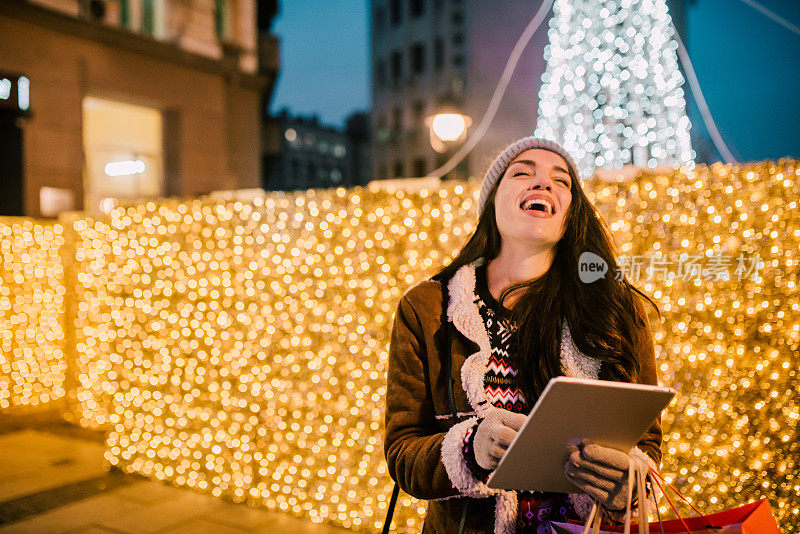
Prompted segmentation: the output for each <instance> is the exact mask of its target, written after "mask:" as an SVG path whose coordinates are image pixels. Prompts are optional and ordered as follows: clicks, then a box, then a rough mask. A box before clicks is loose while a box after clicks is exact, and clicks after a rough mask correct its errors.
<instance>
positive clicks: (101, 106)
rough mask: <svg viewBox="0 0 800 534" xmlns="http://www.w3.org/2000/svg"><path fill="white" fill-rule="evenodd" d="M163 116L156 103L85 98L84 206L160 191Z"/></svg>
mask: <svg viewBox="0 0 800 534" xmlns="http://www.w3.org/2000/svg"><path fill="white" fill-rule="evenodd" d="M163 145H164V144H163V118H162V115H161V112H160V111H159V110H157V109H154V108H149V107H144V106H137V105H133V104H128V103H124V102H117V101H113V100H106V99H102V98H97V97H92V96H87V97H85V98H84V99H83V149H84V154H85V158H86V159H85V168H84V178H83V179H84V210H86V211H88V212H90V213H99V212H107V211H108V210H109V209H110V208H111V207H113V206H114V204H115V202H116V201H120V202H130V201H138V200H144V199H148V198H158V197H161V196H163V195H164V155H163V151H164V148H163Z"/></svg>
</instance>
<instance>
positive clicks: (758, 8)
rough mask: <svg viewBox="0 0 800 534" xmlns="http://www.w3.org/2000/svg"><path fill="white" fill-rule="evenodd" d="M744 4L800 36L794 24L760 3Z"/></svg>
mask: <svg viewBox="0 0 800 534" xmlns="http://www.w3.org/2000/svg"><path fill="white" fill-rule="evenodd" d="M742 2H744V3H745V4H747V5H748V6H750V7H752V8H753V9H755V10H756V11H760V12H761V13H762V14H763V15H765V16H767V17H769V18H771V19H772V20H774V21H775V22H777V23H778V24H780V25H781V26H784V27H785V28H787V29H788V30H789V31H792V32H794V33H796V34H797V35H800V28H798V27H797V26H795V25H794V24H792V23H791V22H789V21H788V20H786V19H785V18H783V17H781V16H780V15H778V14H777V13H775V12H774V11H770V10H769V9H767V8H766V7H764V6H763V5H761V4H759V3H758V2H756V1H755V0H742Z"/></svg>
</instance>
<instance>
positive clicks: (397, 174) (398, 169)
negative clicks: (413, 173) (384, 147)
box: [394, 160, 403, 178]
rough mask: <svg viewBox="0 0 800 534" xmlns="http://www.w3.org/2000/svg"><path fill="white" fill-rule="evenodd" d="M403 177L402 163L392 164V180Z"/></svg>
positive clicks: (398, 161)
mask: <svg viewBox="0 0 800 534" xmlns="http://www.w3.org/2000/svg"><path fill="white" fill-rule="evenodd" d="M402 177H403V162H402V161H400V160H397V161H395V162H394V178H402Z"/></svg>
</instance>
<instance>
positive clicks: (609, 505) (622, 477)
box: [564, 440, 636, 511]
mask: <svg viewBox="0 0 800 534" xmlns="http://www.w3.org/2000/svg"><path fill="white" fill-rule="evenodd" d="M570 450H572V452H571V453H570V455H569V459H568V460H567V462H566V463H565V464H564V474H565V475H566V476H567V478H568V479H569V480H570V481H572V483H573V484H575V485H576V486H578V487H579V488H581V489H582V490H583V491H585V492H586V493H588V494H589V495H591V496H592V497H593V498H594V499H595V500H596V501H597V502H598V503H600V504H601V505H602V506H603V507H604V508H605V509H606V510H612V511H618V510H624V509H625V508H626V506H627V502H628V466H629V465H630V463H631V462H632V461H634V460H633V458H632V457H631V456H630V455H629V454H626V453H624V452H621V451H618V450H616V449H612V448H609V447H603V446H602V445H598V444H596V443H588V442H586V441H585V440H584V441H582V442H581V443H579V444H578V445H571V446H570ZM632 482H633V495H634V496H635V495H636V478H634V479H633V481H632Z"/></svg>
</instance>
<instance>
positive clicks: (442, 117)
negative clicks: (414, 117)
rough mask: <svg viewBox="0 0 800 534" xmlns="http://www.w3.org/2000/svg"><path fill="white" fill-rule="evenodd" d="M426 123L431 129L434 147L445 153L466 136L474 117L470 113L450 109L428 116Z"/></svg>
mask: <svg viewBox="0 0 800 534" xmlns="http://www.w3.org/2000/svg"><path fill="white" fill-rule="evenodd" d="M425 125H426V126H427V127H428V129H429V130H430V138H431V146H432V147H433V149H434V150H435V151H436V152H439V153H445V152H447V151H448V150H450V149H451V148H452V147H453V145H454V144H456V143H459V142H461V141H463V140H464V139H465V138H466V134H467V128H469V127H470V125H472V119H471V118H470V117H469V116H468V115H463V114H461V113H455V112H449V111H448V112H444V113H437V114H435V115H431V116H429V117H427V118H426V119H425Z"/></svg>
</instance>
